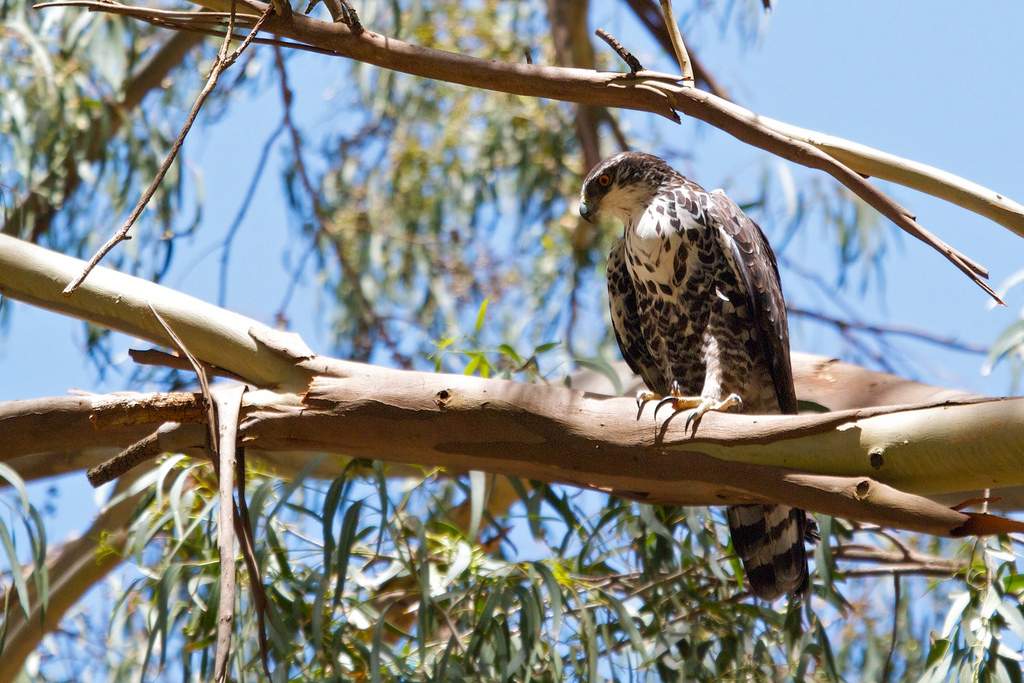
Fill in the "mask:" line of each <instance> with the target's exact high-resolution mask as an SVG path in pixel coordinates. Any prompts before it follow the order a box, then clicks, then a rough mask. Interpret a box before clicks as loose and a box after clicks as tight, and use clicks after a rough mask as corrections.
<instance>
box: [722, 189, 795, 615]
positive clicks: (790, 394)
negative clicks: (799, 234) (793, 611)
mask: <svg viewBox="0 0 1024 683" xmlns="http://www.w3.org/2000/svg"><path fill="white" fill-rule="evenodd" d="M710 196H711V211H710V214H711V215H710V218H711V220H713V221H715V222H716V223H717V224H718V225H719V226H720V227H721V229H722V230H724V231H725V233H726V234H728V235H729V236H730V237H731V238H732V243H731V249H732V257H733V261H734V262H735V264H736V269H737V270H738V271H739V274H740V277H741V278H742V280H743V284H744V285H745V287H744V289H745V290H746V294H747V302H748V304H749V306H750V310H751V312H752V315H753V318H754V325H755V327H756V329H757V332H758V343H759V345H760V347H761V352H762V354H763V358H764V360H765V362H766V363H767V364H768V368H769V371H770V374H771V377H772V383H773V384H774V385H775V395H776V398H777V399H778V402H779V411H780V412H782V413H789V414H795V413H796V412H797V403H796V390H795V388H794V386H793V368H792V365H791V364H790V358H789V325H788V323H787V320H786V301H785V299H784V298H783V296H782V285H781V283H780V281H779V280H780V278H779V266H778V263H777V262H776V260H775V252H773V251H772V247H771V245H770V244H769V243H768V238H767V237H765V235H764V232H762V231H761V228H760V226H758V225H757V223H755V222H754V221H752V220H751V219H750V218H749V217H748V216H747V215H746V214H744V213H743V211H742V210H741V209H740V207H738V206H736V204H735V203H734V202H733V201H732V200H731V199H729V198H728V197H727V196H726V195H725V194H724V193H722V192H712V193H711V195H710ZM727 517H728V520H729V530H730V533H731V535H732V540H733V547H734V548H735V549H736V554H737V555H739V556H740V559H741V560H742V561H743V566H744V568H745V569H746V572H747V580H748V581H749V583H750V588H751V590H752V591H753V592H754V594H755V595H757V596H758V597H760V598H762V599H765V600H774V599H775V598H777V597H779V596H780V595H783V594H785V593H791V594H794V595H800V594H802V593H804V592H806V591H807V589H808V586H809V577H808V569H807V550H806V548H805V546H804V537H805V536H806V535H807V534H808V530H809V529H811V528H813V523H809V522H808V519H807V515H806V513H805V512H804V511H803V510H799V509H796V508H790V507H787V506H783V505H737V506H733V507H730V508H729V509H728V511H727Z"/></svg>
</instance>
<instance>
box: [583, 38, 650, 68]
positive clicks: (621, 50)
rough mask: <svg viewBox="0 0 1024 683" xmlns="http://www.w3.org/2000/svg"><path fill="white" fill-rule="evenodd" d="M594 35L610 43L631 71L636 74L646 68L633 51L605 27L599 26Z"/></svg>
mask: <svg viewBox="0 0 1024 683" xmlns="http://www.w3.org/2000/svg"><path fill="white" fill-rule="evenodd" d="M594 35H596V36H597V37H598V38H600V39H601V40H603V41H604V42H606V43H608V46H609V47H610V48H611V49H613V50H614V51H615V54H617V55H618V56H619V57H620V58H621V59H622V61H624V62H625V63H626V65H627V66H628V67H629V72H630V73H631V74H633V75H634V76H635V75H636V74H637V73H638V72H640V71H643V70H644V65H643V64H641V63H640V60H639V59H637V58H636V55H634V54H633V53H632V52H630V51H629V50H627V49H626V48H625V47H624V46H623V45H622V43H620V42H619V41H618V40H617V39H616V38H615V36H613V35H612V34H610V33H608V31H605V30H604V29H603V28H599V29H597V30H596V31H594Z"/></svg>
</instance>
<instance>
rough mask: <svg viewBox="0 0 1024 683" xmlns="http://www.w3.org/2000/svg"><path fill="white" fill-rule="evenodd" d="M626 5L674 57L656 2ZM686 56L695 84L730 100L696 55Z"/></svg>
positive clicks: (630, 0)
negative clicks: (688, 58) (691, 68)
mask: <svg viewBox="0 0 1024 683" xmlns="http://www.w3.org/2000/svg"><path fill="white" fill-rule="evenodd" d="M626 4H628V5H629V6H630V8H631V9H632V10H633V13H634V14H635V15H636V16H637V18H638V19H639V20H640V23H642V24H643V25H644V26H645V27H647V31H648V32H649V33H650V34H651V35H652V36H653V37H654V39H655V40H657V41H658V43H659V44H660V45H661V47H662V49H663V50H665V52H668V53H669V54H670V55H673V56H674V55H675V50H674V49H673V47H672V37H671V36H670V35H669V33H668V29H667V28H666V27H665V22H664V21H663V20H662V16H661V11H660V10H659V9H658V3H657V2H656V0H626ZM688 54H689V57H690V66H692V67H693V77H694V78H695V79H696V81H697V83H699V84H700V85H701V86H702V87H703V88H704V89H705V90H707V91H708V92H710V93H714V94H715V95H717V96H718V97H721V98H722V99H724V100H731V99H732V97H731V96H730V94H729V91H728V90H726V89H725V86H723V85H722V84H721V83H719V81H718V79H717V78H715V76H714V74H712V73H711V71H710V70H709V69H708V68H707V67H706V66H704V63H703V62H702V61H701V60H700V59H699V58H698V57H697V55H696V53H694V52H692V51H689V50H688Z"/></svg>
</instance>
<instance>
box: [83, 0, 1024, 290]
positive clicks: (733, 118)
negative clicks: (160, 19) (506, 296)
mask: <svg viewBox="0 0 1024 683" xmlns="http://www.w3.org/2000/svg"><path fill="white" fill-rule="evenodd" d="M76 4H81V3H76ZM200 4H202V5H203V6H205V7H207V8H209V9H212V10H214V11H224V10H226V9H229V7H230V3H228V2H227V1H226V0H201V3H200ZM240 4H241V5H243V6H245V7H248V8H250V9H251V10H253V11H254V12H263V11H265V10H266V8H267V7H268V6H267V5H265V4H264V3H262V2H258V1H257V0H241V2H240ZM111 6H114V5H112V4H111V3H94V4H93V5H90V7H95V8H97V9H100V10H104V9H107V8H109V7H111ZM138 11H139V12H144V11H145V8H138ZM267 27H268V29H269V30H272V31H273V32H275V33H278V34H280V35H283V36H287V37H289V38H293V39H295V40H298V41H300V42H303V43H306V44H308V45H312V46H315V47H319V48H323V49H333V50H334V51H335V52H336V53H337V54H339V55H341V56H347V57H351V58H353V59H357V60H360V61H364V62H367V63H371V64H376V65H378V66H382V67H384V68H388V69H393V70H397V71H403V72H406V73H410V74H413V75H418V76H424V77H427V78H434V79H438V80H445V81H450V82H453V83H462V84H464V85H470V86H474V87H479V88H484V89H488V90H496V91H500V92H509V93H513V94H520V95H528V96H534V97H550V98H553V99H559V100H565V101H572V102H579V103H582V104H594V105H604V106H618V107H624V108H630V109H638V110H645V111H651V112H654V113H658V114H661V115H663V116H666V117H667V118H670V119H673V120H676V119H677V118H678V117H677V115H676V113H675V112H676V110H678V111H681V112H683V113H685V114H687V115H688V116H693V117H694V118H698V119H701V120H703V121H706V122H708V123H710V124H711V125H713V126H715V127H717V128H720V129H722V130H724V131H725V132H727V133H729V134H730V135H733V136H735V137H737V138H738V139H740V140H742V141H744V142H747V143H748V144H751V145H754V146H756V147H760V148H762V149H766V150H768V151H770V152H772V153H773V154H776V155H778V156H781V157H783V158H785V159H788V160H790V161H793V162H794V163H798V164H801V165H804V166H808V167H810V168H815V169H818V170H822V171H825V172H827V173H829V174H830V175H832V176H833V177H834V178H836V180H838V181H839V182H840V183H842V184H843V185H845V186H846V187H848V188H849V189H850V190H851V191H853V192H854V193H855V194H857V195H858V196H859V197H861V198H862V199H863V200H864V201H866V202H867V203H868V204H870V205H871V206H872V207H874V208H875V209H876V210H878V211H879V212H880V213H882V214H883V215H884V216H886V217H887V218H889V219H890V220H892V221H893V222H894V223H896V224H897V225H898V226H899V227H901V228H902V229H904V230H906V231H907V232H909V233H910V234H912V235H914V236H915V237H917V238H918V239H920V240H922V241H924V242H925V243H927V244H929V245H930V246H932V247H933V248H935V249H936V250H937V251H939V252H940V253H942V254H943V255H944V256H945V257H946V258H947V259H949V260H950V261H951V262H952V263H953V264H954V265H956V266H957V268H959V269H960V270H961V271H963V272H964V273H965V274H966V275H967V276H968V277H969V278H970V279H971V280H972V281H974V282H975V284H977V285H978V286H979V287H981V288H982V289H983V290H985V291H986V292H987V293H989V295H990V296H992V297H993V298H994V299H995V300H996V301H1000V302H1001V300H1000V299H999V297H998V296H997V295H996V293H995V292H994V291H993V290H992V288H991V287H990V286H989V285H988V284H987V283H986V282H985V281H984V279H985V278H986V277H987V275H988V273H987V271H986V270H985V268H984V267H982V266H981V265H979V264H978V263H977V262H975V261H973V260H971V259H970V258H968V257H967V256H965V255H964V254H962V253H960V252H959V251H957V250H956V249H954V248H953V247H951V246H949V245H948V244H946V243H945V242H943V241H942V240H940V239H938V238H937V237H935V236H934V235H932V234H931V233H930V232H928V231H927V230H925V229H924V228H923V227H921V226H920V225H918V224H917V221H916V220H914V218H913V217H912V216H911V214H910V212H908V211H907V210H906V209H904V208H903V207H901V206H899V205H898V204H897V203H896V202H894V201H893V200H892V199H890V198H889V197H888V196H886V195H885V194H884V193H882V192H880V191H879V190H878V189H877V188H876V187H874V186H873V185H871V184H870V183H868V182H867V180H865V178H864V177H863V175H862V174H868V175H871V172H870V171H866V170H864V168H862V167H861V166H859V165H857V164H858V163H859V162H860V161H865V160H866V161H867V162H870V164H874V165H882V166H885V167H887V168H889V169H891V170H892V173H890V174H889V176H891V177H889V179H891V180H893V181H894V182H904V181H905V182H906V184H907V185H908V186H910V187H915V188H917V189H921V190H922V191H925V192H929V193H931V194H935V195H936V196H943V197H944V198H946V199H950V200H951V201H955V200H952V199H951V197H952V196H954V195H955V196H956V197H960V198H962V196H963V195H964V194H967V195H975V196H978V195H979V192H978V190H979V188H978V186H972V187H968V185H970V184H968V183H966V182H965V181H962V179H958V178H956V177H955V176H951V175H950V174H943V173H942V172H935V173H933V174H932V175H931V176H929V179H928V181H927V182H918V180H920V177H919V176H920V173H921V172H922V171H923V169H926V168H927V167H923V165H920V164H915V162H906V161H905V160H899V159H898V158H897V157H892V156H891V155H882V154H881V153H878V154H877V155H874V156H872V155H871V154H869V152H874V150H868V149H867V148H859V152H858V153H853V152H851V151H850V150H851V149H853V148H854V147H859V146H856V145H852V143H851V144H850V145H847V148H848V149H847V150H846V151H847V152H848V154H847V155H846V156H844V157H842V158H844V159H847V160H849V161H851V163H855V166H854V167H850V166H847V165H846V164H844V163H843V162H842V160H841V159H837V158H834V157H833V156H831V154H832V152H828V151H822V150H823V149H832V148H834V147H836V144H835V143H836V140H837V139H835V138H829V144H828V145H825V144H821V145H820V147H821V148H820V149H819V146H817V145H818V142H819V140H818V139H819V138H825V137H827V136H821V135H819V134H814V135H813V136H811V137H808V138H807V139H806V140H804V139H801V138H800V137H799V136H798V135H797V131H799V130H800V129H795V127H787V129H786V132H783V131H782V130H781V129H780V127H779V126H778V125H777V124H778V122H775V121H773V120H771V119H766V118H763V117H760V116H757V115H756V114H754V113H753V112H750V111H749V110H746V109H743V108H742V107H739V106H737V105H735V104H733V103H731V102H728V101H725V100H722V99H721V98H717V97H715V96H714V95H712V94H710V93H707V92H704V91H701V90H699V89H697V88H692V87H686V86H682V85H680V84H679V81H680V77H679V76H674V75H670V74H659V73H654V72H642V73H641V74H638V75H637V77H633V76H632V75H629V74H602V73H597V72H594V71H587V70H581V69H566V68H558V67H548V66H536V65H529V64H512V63H503V62H497V61H493V60H483V59H476V58H472V57H468V56H465V55H460V54H455V53H451V52H445V51H442V50H434V49H428V48H422V47H418V46H415V45H410V44H408V43H404V42H402V41H399V40H395V39H393V38H389V37H386V36H383V35H380V34H377V33H374V32H371V31H363V32H362V33H360V34H359V35H355V34H353V32H352V31H351V30H349V29H348V28H347V27H346V26H345V25H344V24H331V23H326V22H321V21H316V20H314V19H310V18H308V17H300V16H294V17H293V18H292V19H291V20H290V21H282V20H281V19H280V18H276V17H270V18H269V19H268V20H267ZM804 132H805V133H810V131H804ZM839 156H841V155H839ZM911 165H914V168H915V169H916V171H915V173H908V172H907V171H908V170H909V169H910V166H911ZM922 167H923V168H922ZM931 170H932V171H934V169H931ZM874 175H878V176H879V177H886V176H884V175H882V174H880V173H877V172H876V173H874ZM981 189H983V188H981ZM985 192H986V193H987V194H986V195H985V197H984V203H985V205H986V206H991V205H993V204H1000V206H1001V207H1002V209H1003V210H1004V211H1006V212H1008V213H1009V214H1010V215H1011V216H1012V217H1013V219H1014V221H1019V226H1018V227H1019V232H1020V233H1021V234H1024V207H1021V206H1020V205H1017V204H1015V203H1013V202H1009V201H1008V200H1006V199H1005V198H1004V197H1002V195H998V194H996V193H994V192H991V191H985ZM979 198H980V196H979ZM956 203H960V204H961V205H965V206H966V208H970V209H972V210H976V211H978V212H979V213H982V214H983V215H989V214H987V213H986V212H985V211H984V210H982V209H981V208H979V207H978V205H977V203H976V202H975V203H971V202H959V201H957V202H956ZM968 204H970V205H969V206H968ZM990 213H991V212H990ZM1001 222H1003V221H1001ZM1004 224H1006V223H1005V222H1004ZM1014 225H1016V223H1014V222H1013V221H1011V222H1010V224H1009V225H1008V227H1011V229H1014V230H1017V227H1014Z"/></svg>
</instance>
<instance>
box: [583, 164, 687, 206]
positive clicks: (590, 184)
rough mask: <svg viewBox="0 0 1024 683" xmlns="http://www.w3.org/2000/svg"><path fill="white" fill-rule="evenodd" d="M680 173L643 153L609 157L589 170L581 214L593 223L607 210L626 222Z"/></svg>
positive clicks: (584, 182) (584, 185) (584, 183)
mask: <svg viewBox="0 0 1024 683" xmlns="http://www.w3.org/2000/svg"><path fill="white" fill-rule="evenodd" d="M679 177H680V176H679V174H678V173H677V172H676V171H675V169H673V168H672V167H671V166H669V165H668V164H667V163H665V161H664V160H663V159H661V158H660V157H656V156H654V155H653V154H644V153H643V152H623V153H621V154H616V155H615V156H613V157H609V158H607V159H605V160H604V161H602V162H601V163H599V164H598V165H597V166H595V167H594V168H593V170H591V171H590V174H589V175H588V176H587V178H586V180H584V181H583V190H582V191H581V192H580V216H582V217H583V218H585V219H586V220H588V221H590V222H593V221H595V220H597V217H598V215H599V214H601V213H609V214H611V215H613V216H615V217H617V218H620V219H622V221H623V222H624V223H625V222H628V221H629V218H630V216H633V215H635V214H637V213H641V212H643V210H644V209H646V208H647V204H648V203H649V202H650V201H651V198H652V197H654V195H655V194H656V193H657V192H658V189H659V188H660V187H661V186H662V184H663V183H665V182H666V181H668V180H671V179H674V178H679Z"/></svg>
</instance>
